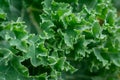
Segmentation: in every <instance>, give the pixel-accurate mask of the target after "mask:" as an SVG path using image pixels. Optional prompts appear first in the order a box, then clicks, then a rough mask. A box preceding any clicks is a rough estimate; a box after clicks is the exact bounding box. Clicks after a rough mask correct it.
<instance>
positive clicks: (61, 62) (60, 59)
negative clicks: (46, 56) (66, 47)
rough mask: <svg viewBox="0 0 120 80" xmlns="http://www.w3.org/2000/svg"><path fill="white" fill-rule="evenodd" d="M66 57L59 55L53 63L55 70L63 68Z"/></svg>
mask: <svg viewBox="0 0 120 80" xmlns="http://www.w3.org/2000/svg"><path fill="white" fill-rule="evenodd" d="M65 60H66V58H65V57H61V58H59V59H58V60H57V63H56V64H55V68H56V69H57V70H63V69H64V63H65Z"/></svg>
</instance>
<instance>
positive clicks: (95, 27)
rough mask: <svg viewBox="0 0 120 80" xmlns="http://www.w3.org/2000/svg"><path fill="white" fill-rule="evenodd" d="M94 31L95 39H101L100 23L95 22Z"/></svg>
mask: <svg viewBox="0 0 120 80" xmlns="http://www.w3.org/2000/svg"><path fill="white" fill-rule="evenodd" d="M92 31H93V35H94V36H95V38H99V37H100V33H101V26H100V24H99V23H98V22H94V23H93V26H92Z"/></svg>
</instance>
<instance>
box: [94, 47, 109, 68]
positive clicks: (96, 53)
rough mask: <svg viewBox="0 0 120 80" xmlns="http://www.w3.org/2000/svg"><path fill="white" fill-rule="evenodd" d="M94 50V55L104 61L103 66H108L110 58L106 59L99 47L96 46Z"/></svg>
mask: <svg viewBox="0 0 120 80" xmlns="http://www.w3.org/2000/svg"><path fill="white" fill-rule="evenodd" d="M93 51H94V55H95V56H96V58H97V59H98V60H99V61H100V62H102V63H103V66H106V65H107V64H108V60H106V59H104V57H102V55H101V52H100V50H99V49H97V48H95V49H93Z"/></svg>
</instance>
